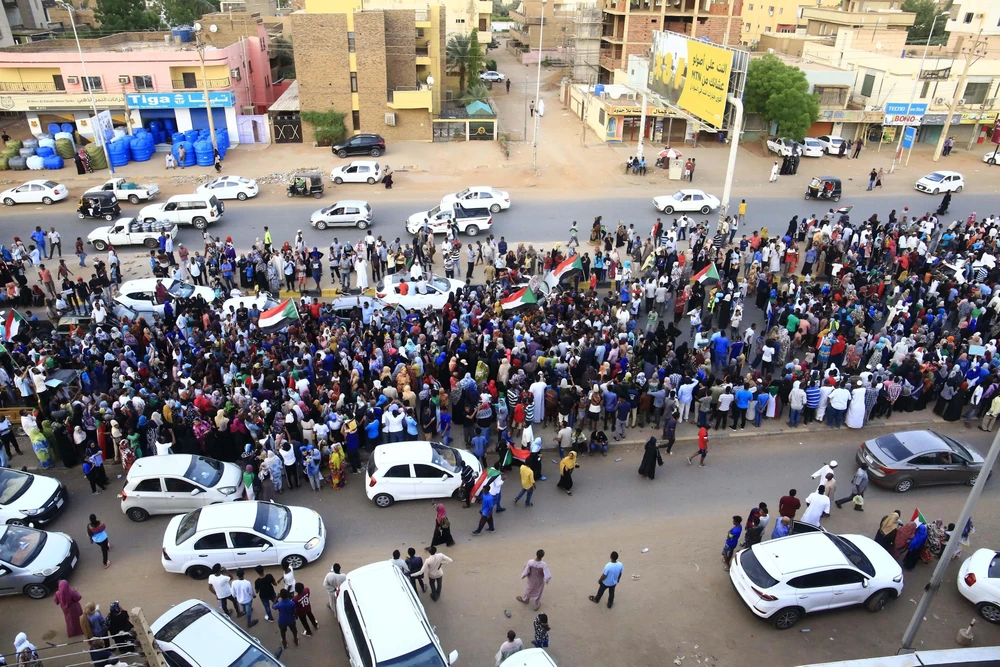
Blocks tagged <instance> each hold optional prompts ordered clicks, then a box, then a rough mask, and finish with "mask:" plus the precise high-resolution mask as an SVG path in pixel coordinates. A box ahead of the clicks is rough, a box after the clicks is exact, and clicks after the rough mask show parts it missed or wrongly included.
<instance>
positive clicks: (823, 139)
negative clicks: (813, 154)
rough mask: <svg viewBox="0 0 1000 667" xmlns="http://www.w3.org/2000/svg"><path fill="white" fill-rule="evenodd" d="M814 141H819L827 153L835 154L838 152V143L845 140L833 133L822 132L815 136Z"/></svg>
mask: <svg viewBox="0 0 1000 667" xmlns="http://www.w3.org/2000/svg"><path fill="white" fill-rule="evenodd" d="M816 141H818V142H819V143H820V145H821V146H822V147H823V150H825V151H826V153H827V155H836V154H837V153H839V152H840V145H841V144H843V143H844V142H845V139H844V138H843V137H838V136H837V135H835V134H824V135H822V136H819V137H816Z"/></svg>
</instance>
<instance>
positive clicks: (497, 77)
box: [479, 70, 507, 83]
mask: <svg viewBox="0 0 1000 667" xmlns="http://www.w3.org/2000/svg"><path fill="white" fill-rule="evenodd" d="M479 80H480V81H486V82H489V83H503V82H504V81H506V80H507V77H506V76H504V75H503V74H501V73H500V72H496V71H494V70H490V71H488V72H483V73H481V74H480V75H479Z"/></svg>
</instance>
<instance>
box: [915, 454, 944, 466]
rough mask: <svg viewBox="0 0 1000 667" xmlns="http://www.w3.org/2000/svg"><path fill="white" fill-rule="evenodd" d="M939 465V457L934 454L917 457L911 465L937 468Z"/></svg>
mask: <svg viewBox="0 0 1000 667" xmlns="http://www.w3.org/2000/svg"><path fill="white" fill-rule="evenodd" d="M937 464H938V461H937V456H936V455H934V454H925V455H923V456H915V457H913V458H912V459H910V465H915V466H935V465H937Z"/></svg>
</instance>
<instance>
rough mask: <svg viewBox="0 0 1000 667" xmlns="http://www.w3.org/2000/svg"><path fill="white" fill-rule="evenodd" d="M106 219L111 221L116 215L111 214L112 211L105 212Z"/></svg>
mask: <svg viewBox="0 0 1000 667" xmlns="http://www.w3.org/2000/svg"><path fill="white" fill-rule="evenodd" d="M104 219H105V220H107V221H108V222H111V221H112V220H114V219H115V216H113V215H111V214H110V213H105V214H104Z"/></svg>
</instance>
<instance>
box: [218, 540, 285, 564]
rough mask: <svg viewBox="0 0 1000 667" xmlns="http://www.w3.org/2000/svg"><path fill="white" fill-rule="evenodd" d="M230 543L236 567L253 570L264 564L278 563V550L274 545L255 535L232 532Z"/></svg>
mask: <svg viewBox="0 0 1000 667" xmlns="http://www.w3.org/2000/svg"><path fill="white" fill-rule="evenodd" d="M229 541H230V542H231V543H232V545H233V555H234V557H235V559H236V567H244V568H247V569H249V568H251V567H256V566H257V565H261V564H264V563H273V562H276V560H275V559H276V558H277V550H276V549H274V543H273V542H271V540H268V539H266V538H264V537H261V536H260V535H257V534H255V533H247V532H240V531H231V532H230V533H229Z"/></svg>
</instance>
